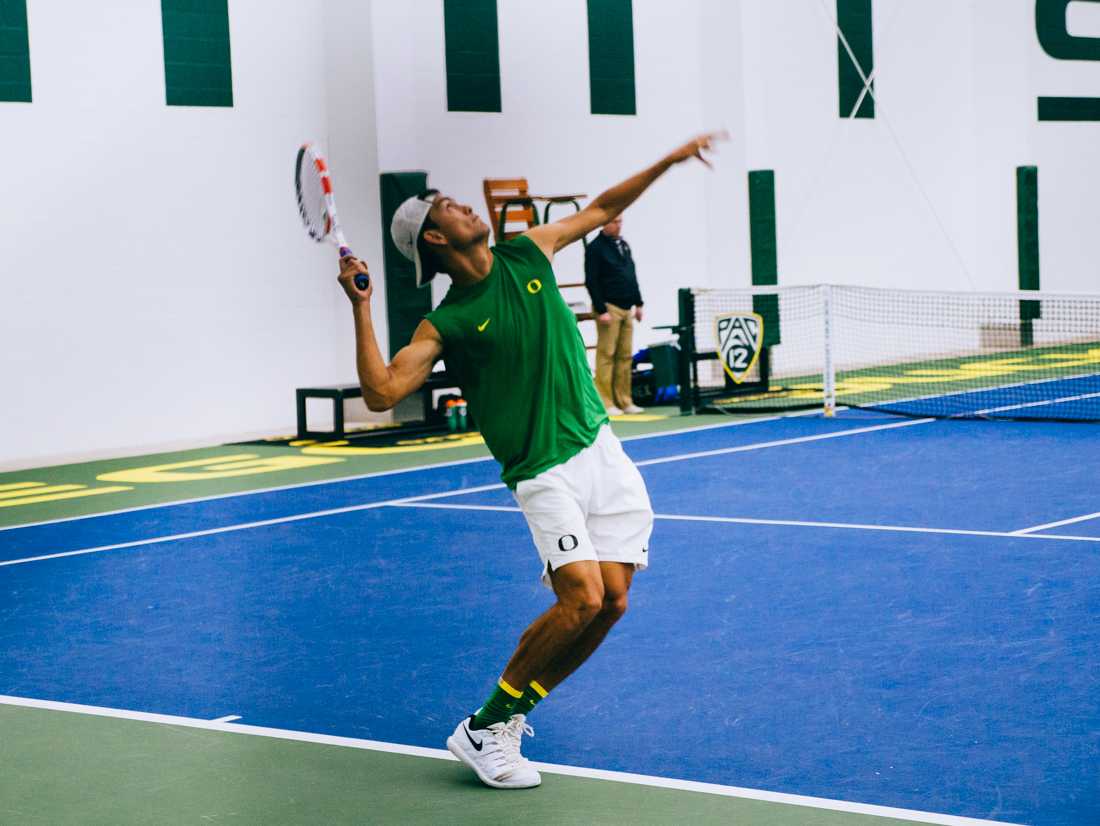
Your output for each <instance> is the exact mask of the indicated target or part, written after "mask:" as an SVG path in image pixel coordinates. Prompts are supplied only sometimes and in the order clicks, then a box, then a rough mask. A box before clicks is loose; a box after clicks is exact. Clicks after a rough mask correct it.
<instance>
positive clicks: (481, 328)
mask: <svg viewBox="0 0 1100 826" xmlns="http://www.w3.org/2000/svg"><path fill="white" fill-rule="evenodd" d="M490 321H492V319H491V318H487V319H485V320H484V321H483V322H481V323H480V324H478V325H477V331H478V332H479V333H484V332H485V328H486V327H488V326H489V322H490Z"/></svg>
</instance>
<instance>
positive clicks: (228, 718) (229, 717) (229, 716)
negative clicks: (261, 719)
mask: <svg viewBox="0 0 1100 826" xmlns="http://www.w3.org/2000/svg"><path fill="white" fill-rule="evenodd" d="M240 719H241V715H239V714H227V715H225V716H224V717H218V718H216V719H214V720H211V721H210V722H211V723H232V722H234V721H235V720H240Z"/></svg>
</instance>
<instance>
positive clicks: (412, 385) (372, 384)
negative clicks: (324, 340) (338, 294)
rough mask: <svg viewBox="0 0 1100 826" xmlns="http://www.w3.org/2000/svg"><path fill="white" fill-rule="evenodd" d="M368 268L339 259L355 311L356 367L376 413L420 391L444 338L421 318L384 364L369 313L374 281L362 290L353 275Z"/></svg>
mask: <svg viewBox="0 0 1100 826" xmlns="http://www.w3.org/2000/svg"><path fill="white" fill-rule="evenodd" d="M366 274H367V267H366V265H365V264H363V262H362V261H360V260H359V259H358V258H354V257H351V256H348V257H346V258H341V259H340V284H341V285H342V286H343V288H344V291H345V292H346V293H347V294H348V298H349V299H350V300H351V305H352V310H353V312H354V314H355V366H356V368H357V370H358V372H359V386H360V387H361V388H362V389H363V400H364V401H365V402H366V403H367V407H368V408H369V409H371V410H374V411H376V412H380V411H382V410H389V409H390V408H391V407H393V406H394V405H395V404H397V403H398V402H399V401H401V400H402V399H404V398H405V397H406V396H408V395H409V394H410V393H414V392H415V391H417V390H419V389H420V387H421V385H423V384H424V382H425V381H426V380H427V378H428V376H429V375H430V374H431V372H432V367H433V366H434V365H435V363H436V362H437V361H438V360H439V358H440V357H441V356H442V355H443V340H442V339H441V338H440V336H439V332H438V331H437V330H436V329H435V327H434V326H432V324H431V323H429V322H428V321H426V320H425V321H421V322H420V326H418V327H417V328H416V331H415V332H414V333H413V337H412V341H410V342H409V343H408V344H407V345H406V346H404V347H402V348H401V349H400V350H399V351H398V352H397V355H395V356H394V357H393V361H391V362H390V363H389V364H386V360H385V359H384V358H382V351H381V350H379V349H378V341H377V339H376V338H375V335H374V322H373V321H371V316H370V297H371V294H372V293H373V292H374V282H373V280H372V281H371V282H370V284H369V285H368V286H367V288H366V289H365V290H361V289H359V288H358V287H357V286H356V285H355V276H357V275H366Z"/></svg>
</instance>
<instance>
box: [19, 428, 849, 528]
mask: <svg viewBox="0 0 1100 826" xmlns="http://www.w3.org/2000/svg"><path fill="white" fill-rule="evenodd" d="M846 409H847V408H841V407H838V408H837V410H838V411H840V410H846ZM814 415H818V416H819V415H821V411H820V410H800V411H797V412H794V413H787V414H784V415H782V416H764V417H761V418H755V419H743V420H740V421H732V422H730V421H727V422H721V423H719V424H704V425H699V426H697V427H681V428H678V429H676V430H662V431H660V432H659V433H638V434H636V435H634V436H623V437H622V438H621V439H620V441H623V442H633V441H637V440H639V439H659V438H661V437H664V436H679V435H681V434H684V433H694V432H696V431H702V430H717V429H719V428H723V427H739V426H741V425H747V424H761V423H763V422H775V421H779V420H780V419H793V418H799V417H805V416H814ZM247 446H248V445H245V447H247ZM141 458H142V457H134V460H135V461H140V460H141ZM217 461H218V457H217V456H212V457H211V459H210V462H211V464H213V463H215V462H217ZM492 461H495V460H494V459H493V457H492V456H475V457H473V458H470V459H455V460H453V461H449V462H433V463H430V464H426V465H415V466H413V467H405V468H395V469H393V470H376V471H372V472H371V473H360V474H357V475H355V476H341V477H338V478H334V479H320V480H318V481H316V482H295V483H293V484H290V485H276V486H275V487H270V488H257V489H255V490H242V491H238V492H236V493H216V494H213V495H211V496H196V497H194V498H193V499H174V500H172V501H169V502H157V503H154V504H152V505H136V506H134V507H132V508H119V509H118V510H113V511H102V512H99V513H92V514H85V515H83V516H62V517H59V518H57V519H43V520H41V521H39V522H23V523H20V524H18V525H7V526H4V527H0V532H3V531H11V530H16V529H18V528H34V527H39V526H41V525H55V524H58V523H60V522H74V521H76V520H78V519H98V518H99V517H101V516H118V515H119V514H124V513H135V512H138V511H146V510H152V509H153V508H171V507H175V506H177V505H193V504H195V503H197V502H212V501H216V500H218V499H234V498H238V497H241V498H243V497H246V496H257V495H260V494H264V493H278V492H280V491H285V490H298V489H300V488H311V487H316V486H317V485H338V484H342V483H344V482H358V481H360V480H363V479H375V478H378V477H380V476H396V475H398V474H402V473H415V472H416V471H418V470H435V469H438V468H448V467H458V466H460V465H472V464H477V463H478V462H492ZM89 464H90V463H89ZM13 472H19V473H28V474H30V473H34V469H33V468H29V469H27V470H26V471H13Z"/></svg>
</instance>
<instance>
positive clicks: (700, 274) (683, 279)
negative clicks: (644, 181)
mask: <svg viewBox="0 0 1100 826" xmlns="http://www.w3.org/2000/svg"><path fill="white" fill-rule="evenodd" d="M497 7H498V21H499V42H500V74H501V109H502V110H503V111H502V112H500V113H477V112H448V111H447V107H446V67H445V61H444V49H443V4H442V2H440V0H408V1H407V2H402V3H392V2H378V3H375V5H374V12H375V13H374V44H375V59H376V67H377V69H376V75H375V82H376V89H377V99H378V123H379V132H378V145H379V161H380V165H381V167H382V169H383V170H398V169H427V170H428V171H429V183H430V185H431V186H433V187H436V188H438V189H441V190H443V191H445V192H446V193H447V194H449V195H452V196H453V197H455V198H457V199H459V200H461V201H463V202H464V203H468V204H470V205H472V206H473V207H474V208H475V209H476V210H477V211H478V212H479V213H480V214H482V215H483V216H484V215H485V212H486V209H485V202H484V196H483V194H482V188H481V187H482V180H483V179H484V178H491V177H492V178H500V177H520V176H524V177H526V178H527V179H528V181H529V183H530V185H531V187H532V190H533V191H535V192H538V193H540V194H557V193H575V192H584V193H587V194H588V195H589V196H590V197H595V196H596V195H597V194H599V192H601V191H602V190H604V189H606V188H607V187H609V186H612V185H613V184H615V183H617V182H619V181H620V180H622V179H623V178H626V177H628V176H629V175H631V174H633V173H634V172H636V171H638V170H639V169H642V168H643V167H645V166H647V165H649V164H650V163H653V162H654V161H656V160H657V159H658V158H659V157H660V156H661V155H662V154H663V153H665V152H667V151H668V150H670V149H672V148H673V147H675V146H677V145H679V144H680V143H683V142H684V141H685V140H687V139H688V138H689V137H691V136H692V135H693V134H695V133H697V132H699V131H700V130H702V129H703V128H704V127H705V126H706V122H705V120H704V117H703V106H702V94H701V76H700V71H701V60H700V56H699V49H698V42H699V31H700V26H701V24H700V7H699V3H698V2H684V3H677V4H676V7H675V9H672V8H671V7H670V6H669V5H668V4H667V3H665V2H659V1H658V0H636V2H635V3H634V47H635V66H636V88H637V105H638V114H637V116H636V117H624V116H616V115H595V116H594V115H592V114H590V108H589V85H588V35H587V25H588V24H587V12H586V8H587V7H586V3H585V0H501V2H498V4H497ZM706 177H707V173H706V171H705V170H704V169H703V167H702V166H700V165H692V166H690V167H684V168H680V169H676V170H673V171H672V172H670V173H669V174H668V175H666V176H665V178H663V179H662V180H660V181H659V182H658V183H657V184H656V185H654V187H653V188H652V190H651V191H650V192H649V193H647V194H646V195H645V196H644V197H643V198H642V199H641V200H640V201H639V202H638V203H637V204H636V205H635V206H634V207H633V208H632V209H630V210H629V212H628V213H627V215H626V217H625V222H624V228H623V235H624V237H626V238H627V239H628V240H629V242H630V244H631V246H632V247H633V249H634V255H635V259H636V261H637V263H638V271H639V280H640V281H641V286H642V291H643V296H644V298H645V300H646V304H647V310H648V311H649V315H648V318H647V319H646V321H647V324H650V323H652V324H662V323H665V324H667V323H672V322H674V321H675V307H676V289H677V288H678V287H679V286H681V285H686V284H699V283H703V282H704V280H705V279H706V271H707V246H706V238H707V232H706V219H707V209H706V204H705V192H704V184H705V180H706ZM555 214H559V213H555ZM560 214H564V213H560ZM555 270H556V272H557V274H558V279H559V281H562V282H573V281H580V280H583V277H584V272H583V256H582V254H581V248H580V245H579V244H578V245H577V246H576V247H574V248H570V249H568V250H565V251H563V252H562V253H560V254H559V255H558V257H557V258H556V260H555ZM437 281H439V282H440V284H439V285H438V286H437V287H436V297H437V298H438V297H439V295H440V294H441V291H442V289H443V288H444V287H445V285H446V283H447V281H448V280H447V279H446V278H445V277H441V278H439V279H437ZM578 296H579V297H584V294H583V292H581V293H579V294H578ZM588 327H589V329H588V330H587V332H588V334H589V338H591V339H592V340H593V341H594V334H593V332H594V328H593V327H592V325H591V324H589V325H588ZM651 335H652V334H651V333H650V332H649V331H648V328H647V329H646V330H643V331H642V332H641V333H640V334H639V340H642V341H644V340H646V339H647V338H649V337H650V336H651ZM657 337H658V338H666V336H664V335H658V336H657Z"/></svg>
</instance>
